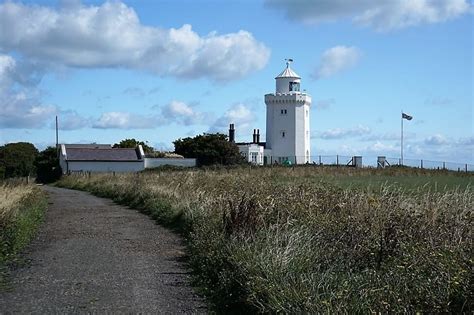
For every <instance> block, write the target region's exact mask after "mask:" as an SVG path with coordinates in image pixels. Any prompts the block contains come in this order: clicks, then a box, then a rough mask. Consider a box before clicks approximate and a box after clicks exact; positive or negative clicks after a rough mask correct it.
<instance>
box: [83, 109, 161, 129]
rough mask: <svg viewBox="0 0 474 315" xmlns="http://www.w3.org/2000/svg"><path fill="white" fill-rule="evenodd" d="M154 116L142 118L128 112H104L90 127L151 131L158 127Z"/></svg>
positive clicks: (158, 121)
mask: <svg viewBox="0 0 474 315" xmlns="http://www.w3.org/2000/svg"><path fill="white" fill-rule="evenodd" d="M159 124H160V119H159V118H158V117H156V116H143V115H137V114H133V113H128V112H106V113H103V114H102V115H101V116H100V117H99V119H98V120H97V121H96V122H95V123H94V124H93V125H92V127H93V128H98V129H152V128H155V127H158V126H159Z"/></svg>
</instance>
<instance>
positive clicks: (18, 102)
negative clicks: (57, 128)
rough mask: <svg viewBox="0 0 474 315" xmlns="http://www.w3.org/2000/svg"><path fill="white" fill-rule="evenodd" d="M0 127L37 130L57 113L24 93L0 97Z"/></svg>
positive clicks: (54, 109) (49, 106)
mask: <svg viewBox="0 0 474 315" xmlns="http://www.w3.org/2000/svg"><path fill="white" fill-rule="evenodd" d="M0 103H1V104H2V106H0V126H1V127H2V128H39V127H43V126H44V125H45V123H46V122H48V121H51V119H53V118H54V115H55V114H56V113H57V112H58V108H57V107H56V106H52V105H42V104H39V103H38V102H37V100H36V99H34V98H29V97H28V96H27V95H26V94H24V93H15V94H12V95H8V94H7V95H0Z"/></svg>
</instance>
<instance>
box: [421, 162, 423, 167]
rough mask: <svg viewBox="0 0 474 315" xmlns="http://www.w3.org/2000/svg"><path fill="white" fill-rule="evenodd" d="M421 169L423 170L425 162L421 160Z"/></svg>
mask: <svg viewBox="0 0 474 315" xmlns="http://www.w3.org/2000/svg"><path fill="white" fill-rule="evenodd" d="M421 168H423V160H421Z"/></svg>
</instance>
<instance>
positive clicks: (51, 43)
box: [0, 1, 270, 81]
mask: <svg viewBox="0 0 474 315" xmlns="http://www.w3.org/2000/svg"><path fill="white" fill-rule="evenodd" d="M0 29H2V31H1V32H0V50H3V51H5V52H13V51H14V52H16V53H19V54H21V55H23V56H25V57H26V58H28V59H34V60H41V61H44V62H52V63H55V64H62V65H64V66H69V67H82V68H87V67H122V68H130V69H140V70H144V71H150V72H152V73H155V74H158V75H163V76H173V77H178V78H187V79H195V78H208V79H211V80H214V81H230V80H235V79H239V78H242V77H244V76H246V75H247V74H249V73H251V72H254V71H257V70H259V69H261V68H263V67H264V66H265V65H266V63H267V61H268V58H269V55H270V50H269V49H268V48H267V47H266V46H265V45H264V44H263V43H261V42H258V41H257V40H256V39H255V38H254V37H253V35H252V34H251V33H249V32H246V31H243V30H241V31H238V32H236V33H229V34H223V35H220V34H217V33H216V32H212V33H210V34H208V35H206V36H200V35H199V34H197V33H196V32H194V31H193V30H192V27H191V25H187V24H186V25H183V26H182V27H180V28H171V29H165V28H159V27H150V26H145V25H143V24H141V22H140V20H139V18H138V16H137V14H136V12H135V11H134V10H133V8H131V7H128V6H127V5H125V4H124V3H122V2H120V1H113V2H106V3H104V4H102V5H100V6H94V5H91V6H84V5H81V4H76V5H73V6H65V7H62V8H60V9H55V8H51V7H46V6H38V5H24V4H20V3H13V2H6V3H3V4H0Z"/></svg>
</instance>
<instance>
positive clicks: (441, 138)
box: [424, 134, 449, 145]
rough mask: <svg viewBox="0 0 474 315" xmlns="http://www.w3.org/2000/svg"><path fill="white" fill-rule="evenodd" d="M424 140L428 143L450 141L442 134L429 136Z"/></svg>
mask: <svg viewBox="0 0 474 315" xmlns="http://www.w3.org/2000/svg"><path fill="white" fill-rule="evenodd" d="M424 142H425V144H427V145H444V144H448V143H449V141H448V139H446V137H444V136H443V135H440V134H436V135H433V136H429V137H427V138H426V139H425V141H424Z"/></svg>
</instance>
